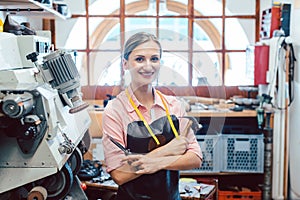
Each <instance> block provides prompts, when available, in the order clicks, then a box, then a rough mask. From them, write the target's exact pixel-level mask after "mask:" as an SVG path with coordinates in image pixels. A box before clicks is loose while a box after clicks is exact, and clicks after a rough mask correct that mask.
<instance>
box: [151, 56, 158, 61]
mask: <svg viewBox="0 0 300 200" xmlns="http://www.w3.org/2000/svg"><path fill="white" fill-rule="evenodd" d="M151 61H152V62H158V61H159V57H153V58H151Z"/></svg>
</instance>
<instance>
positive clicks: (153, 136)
mask: <svg viewBox="0 0 300 200" xmlns="http://www.w3.org/2000/svg"><path fill="white" fill-rule="evenodd" d="M125 93H126V95H127V98H128V100H129V102H130V104H131V105H132V107H133V108H134V110H135V112H136V114H137V115H138V116H139V118H140V119H141V120H142V121H143V123H144V125H145V126H146V128H147V130H148V132H149V133H150V135H151V136H152V138H153V139H154V141H155V142H156V144H157V145H159V144H160V142H159V140H158V139H157V137H156V136H155V134H154V133H153V131H152V130H151V128H150V126H149V124H148V123H147V121H146V120H145V118H144V116H143V115H142V113H141V112H140V111H139V109H138V108H137V106H136V105H135V103H134V102H133V100H132V98H131V96H130V94H129V92H128V89H127V88H126V90H125ZM156 93H157V94H158V95H159V96H160V98H161V100H162V102H163V104H164V107H165V110H166V115H167V118H168V121H169V123H170V126H171V128H172V130H173V133H174V135H175V137H176V138H178V135H179V134H178V132H177V130H176V128H175V126H174V123H173V121H172V119H171V116H170V112H169V109H168V107H167V104H166V102H165V99H164V97H163V95H162V94H161V93H160V92H159V91H157V90H156Z"/></svg>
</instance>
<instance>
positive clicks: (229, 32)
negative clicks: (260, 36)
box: [225, 18, 255, 50]
mask: <svg viewBox="0 0 300 200" xmlns="http://www.w3.org/2000/svg"><path fill="white" fill-rule="evenodd" d="M254 43H255V20H251V19H236V18H229V19H226V21H225V45H226V49H228V50H245V49H246V48H247V46H248V45H253V44H254Z"/></svg>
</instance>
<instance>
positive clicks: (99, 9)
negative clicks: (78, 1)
mask: <svg viewBox="0 0 300 200" xmlns="http://www.w3.org/2000/svg"><path fill="white" fill-rule="evenodd" d="M83 2H84V1H83ZM89 14H90V15H110V14H115V15H117V14H120V0H109V1H108V2H107V1H106V2H105V1H103V0H92V1H91V0H89Z"/></svg>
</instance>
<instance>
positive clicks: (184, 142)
mask: <svg viewBox="0 0 300 200" xmlns="http://www.w3.org/2000/svg"><path fill="white" fill-rule="evenodd" d="M188 144H189V142H188V139H187V138H186V137H184V136H179V137H178V138H174V139H172V140H171V141H170V142H169V143H167V144H166V145H164V146H162V147H161V149H160V151H161V153H162V152H163V154H164V155H165V156H175V155H182V154H184V153H185V152H186V150H187V148H188Z"/></svg>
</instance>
